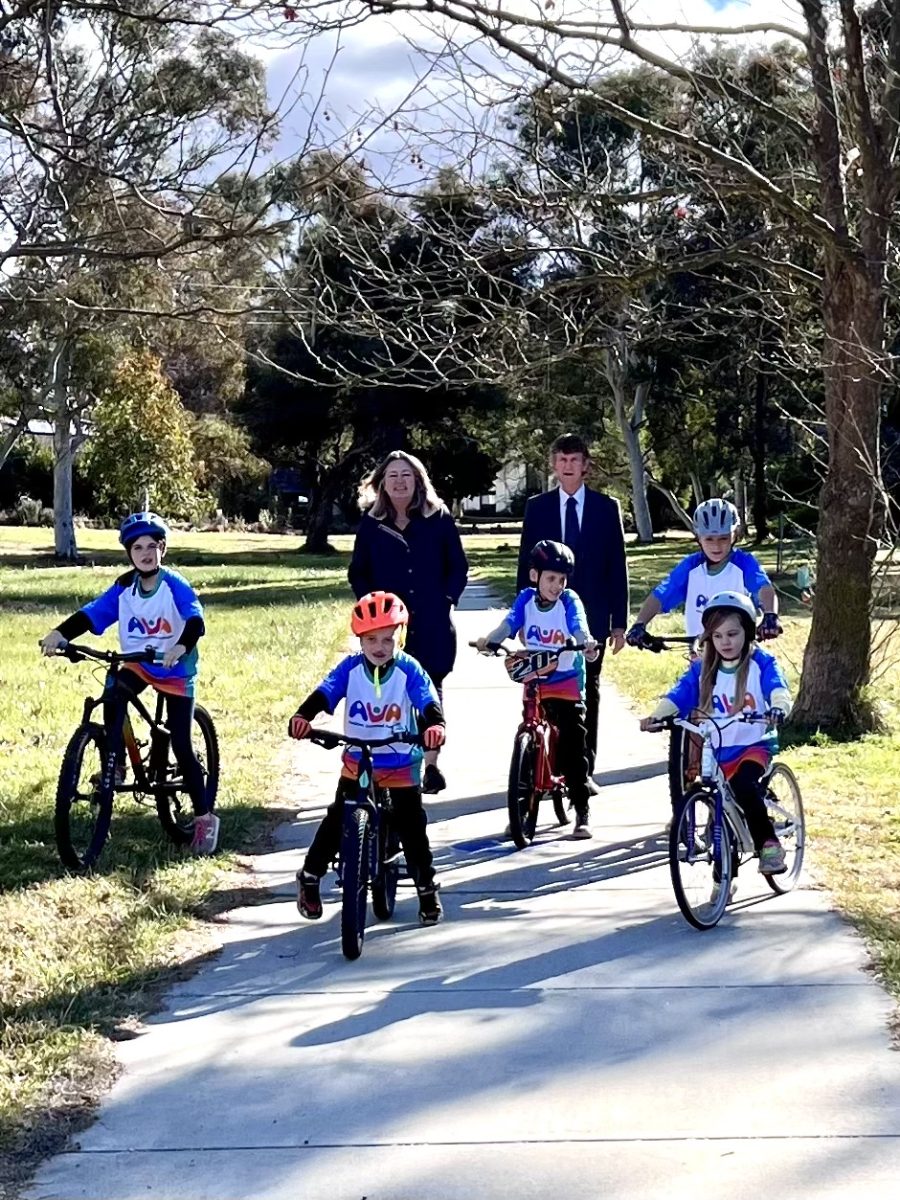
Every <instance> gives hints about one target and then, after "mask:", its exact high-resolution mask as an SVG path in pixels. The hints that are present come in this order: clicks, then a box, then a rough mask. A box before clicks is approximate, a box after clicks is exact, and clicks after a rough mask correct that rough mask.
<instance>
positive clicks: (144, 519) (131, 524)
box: [119, 512, 169, 550]
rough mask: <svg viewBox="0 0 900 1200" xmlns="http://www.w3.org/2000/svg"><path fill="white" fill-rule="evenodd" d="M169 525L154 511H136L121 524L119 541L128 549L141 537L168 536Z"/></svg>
mask: <svg viewBox="0 0 900 1200" xmlns="http://www.w3.org/2000/svg"><path fill="white" fill-rule="evenodd" d="M168 536H169V527H168V525H167V524H166V523H165V521H164V520H163V519H162V517H160V516H157V514H156V513H154V512H136V513H132V514H131V515H130V516H128V517H126V518H125V520H124V521H123V522H122V524H121V525H120V526H119V541H120V542H121V543H122V545H123V546H124V547H125V549H126V550H127V549H128V547H129V546H130V545H131V543H132V542H135V541H137V539H138V538H139V537H155V538H168Z"/></svg>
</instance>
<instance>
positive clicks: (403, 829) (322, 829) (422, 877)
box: [303, 779, 434, 892]
mask: <svg viewBox="0 0 900 1200" xmlns="http://www.w3.org/2000/svg"><path fill="white" fill-rule="evenodd" d="M358 787H359V785H358V784H357V782H356V780H355V779H341V780H340V781H339V783H338V788H337V794H336V795H335V798H334V801H333V802H332V803H331V804H329V806H328V808H327V809H326V811H325V816H324V817H323V818H322V823H321V825H320V826H319V828H318V829H317V830H316V836H315V837H314V838H313V840H312V845H311V846H310V848H309V850H308V851H307V854H306V858H305V860H304V862H303V870H304V871H308V872H309V874H310V875H315V876H317V877H318V878H320V879H321V877H322V876H323V875H324V874H325V872H326V871H327V870H328V867H329V864H330V863H331V861H332V859H334V858H335V857H336V856H337V852H338V848H339V847H340V844H341V824H342V821H343V812H344V798H345V797H350V796H354V795H356V792H357V789H358ZM390 793H391V823H392V825H393V827H394V828H395V829H396V830H397V833H398V834H399V835H400V845H401V846H402V847H403V853H404V855H405V856H406V865H407V867H408V868H409V873H410V875H411V876H412V878H413V881H414V883H415V885H416V888H417V889H418V891H420V892H421V891H423V890H424V889H425V888H430V887H431V886H432V884H433V883H434V867H433V865H432V864H433V861H434V860H433V859H432V856H431V846H430V845H429V844H428V834H427V833H426V826H427V824H428V818H427V817H426V816H425V809H424V808H423V807H422V792H421V790H420V789H419V788H417V787H406V788H391V789H390Z"/></svg>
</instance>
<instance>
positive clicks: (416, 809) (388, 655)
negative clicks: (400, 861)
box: [288, 592, 444, 925]
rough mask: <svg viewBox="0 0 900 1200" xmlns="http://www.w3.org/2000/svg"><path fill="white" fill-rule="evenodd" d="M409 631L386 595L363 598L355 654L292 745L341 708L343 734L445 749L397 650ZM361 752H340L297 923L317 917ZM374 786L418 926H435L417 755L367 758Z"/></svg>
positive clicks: (416, 675)
mask: <svg viewBox="0 0 900 1200" xmlns="http://www.w3.org/2000/svg"><path fill="white" fill-rule="evenodd" d="M408 623H409V612H408V610H407V608H406V605H405V604H404V603H403V601H402V600H401V599H400V598H399V596H395V595H394V594H393V593H392V592H369V593H368V595H366V596H363V597H362V599H361V600H359V601H358V602H357V603H356V604H355V605H354V606H353V614H352V616H351V618H350V628H351V629H352V630H353V632H354V633H355V634H356V635H357V636H358V637H359V642H360V653H358V654H350V655H348V656H347V658H345V659H344V660H343V661H342V662H340V663H338V665H337V666H336V667H335V668H334V670H333V671H331V672H330V674H328V675H326V677H325V678H324V679H323V680H322V682H321V683H320V684H319V686H318V687H317V688H316V689H315V690H314V691H313V692H312V693H311V694H310V695H309V696H307V698H306V699H305V700H304V701H303V703H302V704H301V705H300V706H299V708H298V709H297V711H296V713H295V714H294V715H293V717H291V720H290V723H289V725H288V733H289V734H290V736H291V737H292V738H305V737H308V736H309V733H310V730H311V728H312V726H311V722H312V720H313V718H314V717H316V716H318V714H319V713H321V712H328V713H333V712H334V710H335V709H336V708H337V706H338V704H339V703H340V701H341V700H343V701H344V732H345V733H346V734H347V736H348V737H355V738H361V739H367V738H371V739H373V740H377V739H378V738H383V737H384V736H385V734H386V733H390V732H392V731H393V732H398V731H403V732H405V733H414V732H415V731H416V729H417V728H420V729H421V731H422V741H423V743H424V745H425V748H426V749H427V750H436V749H437V748H438V746H441V745H442V744H443V741H444V714H443V713H442V711H441V707H440V704H439V703H438V698H437V693H436V692H435V690H434V687H433V686H432V683H431V680H430V679H429V677H428V676H427V675H426V673H425V671H424V669H423V668H422V667H421V666H420V665H419V663H418V662H417V661H416V660H415V659H414V658H412V657H411V655H409V654H404V653H403V650H402V645H403V640H404V634H405V632H406V627H407V625H408ZM359 757H360V751H359V750H358V749H355V748H353V747H348V749H346V750H345V751H344V756H343V766H342V769H341V778H340V782H339V784H338V790H337V795H336V797H335V799H334V802H333V803H332V804H330V805H329V807H328V809H327V811H326V813H325V816H324V817H323V819H322V823H321V824H320V825H319V828H318V830H317V831H316V835H315V837H314V838H313V840H312V845H311V846H310V847H309V850H308V851H307V854H306V858H305V859H304V862H303V866H302V867H301V868H300V870H299V871H298V872H297V907H298V909H299V910H300V914H301V916H304V917H306V918H307V920H310V921H316V920H318V919H319V917H321V916H322V899H321V893H320V889H319V880H320V879H321V878H322V876H323V875H324V874H325V872H326V871H327V870H328V866H329V864H330V863H331V861H332V859H333V858H334V857H335V856H336V854H337V852H338V847H339V846H340V841H341V820H342V814H343V805H344V798H345V797H347V796H352V795H353V794H354V791H355V783H356V779H357V778H358V774H359ZM372 761H373V763H374V769H375V783H376V784H377V785H378V786H379V787H383V788H390V791H391V799H392V802H393V804H392V810H391V814H392V815H391V820H392V821H393V823H394V827H395V828H396V830H397V833H398V834H399V836H400V844H401V846H402V847H403V853H404V855H405V857H406V865H407V867H408V868H409V873H410V875H411V876H412V878H413V881H414V883H415V885H416V891H417V892H418V894H419V920H420V921H421V923H422V924H423V925H434V924H436V923H437V922H438V921H439V920H440V919H441V915H442V912H443V910H442V908H441V902H440V900H439V898H438V889H439V886H440V885H439V884H436V883H435V881H434V866H433V860H432V856H431V847H430V845H429V843H428V834H427V832H426V826H427V823H428V822H427V817H426V815H425V809H424V808H423V806H422V789H421V770H422V750H421V748H420V747H419V746H414V745H409V744H404V743H402V742H397V743H395V744H393V745H387V746H378V747H375V748H373V750H372Z"/></svg>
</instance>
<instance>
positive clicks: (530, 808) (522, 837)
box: [506, 731, 540, 850]
mask: <svg viewBox="0 0 900 1200" xmlns="http://www.w3.org/2000/svg"><path fill="white" fill-rule="evenodd" d="M536 754H537V750H536V747H535V744H534V739H533V737H532V736H531V734H530V733H528V732H525V731H523V732H521V733H517V734H516V740H515V744H514V746H513V754H512V761H511V762H510V764H509V787H508V788H507V792H506V807H507V810H508V813H509V833H510V837H511V838H512V840H513V841H514V842H515V844H516V846H517V847H518V848H519V849H520V850H524V849H525V847H526V846H528V845H530V844H531V842H532V840H533V839H534V831H535V828H536V826H537V810H538V802H539V799H540V797H539V796H538V793H537V792H536V791H535V787H534V766H535V757H536Z"/></svg>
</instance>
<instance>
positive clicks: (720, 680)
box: [666, 646, 787, 774]
mask: <svg viewBox="0 0 900 1200" xmlns="http://www.w3.org/2000/svg"><path fill="white" fill-rule="evenodd" d="M701 670H702V664H701V663H700V662H699V661H697V662H693V663H691V665H690V667H689V668H688V669H687V671H685V673H684V674H683V675H682V677H681V678H680V679H679V680H678V682H677V683H676V684H675V686H674V687H673V688H672V690H671V691H670V692H669V693H668V694H667V697H666V698H667V699H668V700H671V702H672V703H673V704H674V705H676V706H677V708H678V715H679V716H680V717H689V716H690V714H691V713H692V712H693V711H694V710H695V709H696V708H698V707H699V705H700V672H701ZM737 673H738V668H737V667H726V666H724V665H720V666H719V670H718V674H717V675H716V683H715V687H714V688H713V695H712V713H711V715H712V716H714V717H726V716H728V715H729V714H730V713H731V712H733V708H734V685H735V681H736V678H737ZM776 689H783V690H784V691H785V692H787V683H786V682H785V678H784V675H783V674H782V671H781V667H779V665H778V663H777V661H776V660H775V659H774V658H773V657H772V655H771V654H767V653H766V652H765V650H760V648H759V647H758V646H756V647H754V648H753V650H752V651H751V652H750V668H749V670H748V672H747V687H746V690H745V693H744V698H743V704H741V709H750V710H751V711H753V712H756V713H763V712H765V711H766V710H767V709H768V708H770V707H771V705H772V693H773V692H774V691H775V690H776ZM721 734H722V741H721V745H720V746H719V747H718V749H717V750H716V758H717V759H718V761H719V762H720V763H721V764H722V766H723V767H724V768H726V774H727V766H728V764H729V763H730V762H732V761H733V760H735V759H737V758H741V757H742V756H745V755H746V752H747V750H748V749H749V748H750V747H760V748H762V749H764V750H765V751H767V752H768V753H773V752H774V751H775V750H777V749H778V739H777V736H776V734H775V731H774V730H770V729H769V730H767V729H766V727H765V726H764V725H761V724H757V723H753V724H751V723H749V722H742V721H733V722H732V723H731V724H730V725H726V726H724V727H723V728H722V730H721Z"/></svg>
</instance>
